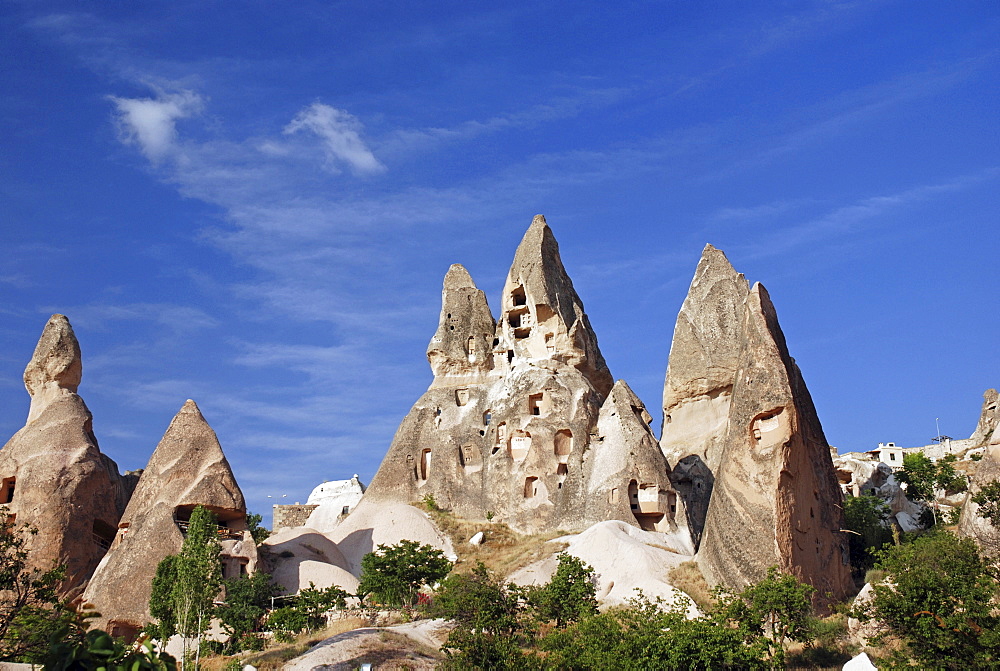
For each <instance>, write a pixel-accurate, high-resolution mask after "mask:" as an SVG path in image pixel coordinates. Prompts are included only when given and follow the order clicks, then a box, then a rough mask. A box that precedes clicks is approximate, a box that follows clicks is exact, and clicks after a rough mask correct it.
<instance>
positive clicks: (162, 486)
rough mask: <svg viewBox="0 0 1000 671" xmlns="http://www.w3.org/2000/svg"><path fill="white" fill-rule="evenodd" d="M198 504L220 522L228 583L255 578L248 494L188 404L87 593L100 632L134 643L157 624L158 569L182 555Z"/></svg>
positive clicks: (152, 463)
mask: <svg viewBox="0 0 1000 671" xmlns="http://www.w3.org/2000/svg"><path fill="white" fill-rule="evenodd" d="M199 505H201V506H204V507H205V508H208V509H209V510H211V511H212V512H213V513H215V516H216V519H217V520H218V524H219V540H220V541H221V543H222V559H223V576H224V577H226V578H231V577H237V576H239V575H240V574H242V573H247V572H252V571H253V570H254V569H255V568H256V562H257V549H256V545H255V544H254V541H253V538H252V537H251V535H250V532H249V531H248V530H247V525H246V504H245V503H244V500H243V493H242V492H241V491H240V488H239V485H237V484H236V478H235V477H234V476H233V472H232V470H231V469H230V467H229V462H228V461H226V457H225V455H224V454H223V453H222V447H221V446H220V445H219V439H218V438H217V437H216V435H215V432H214V431H213V430H212V427H210V426H209V425H208V422H206V421H205V418H204V417H203V416H202V414H201V411H200V410H199V409H198V406H197V405H196V404H195V402H194V401H191V400H189V401H187V402H186V403H185V404H184V406H183V407H182V408H181V409H180V412H178V413H177V415H176V416H175V417H174V419H173V421H171V422H170V426H169V427H168V428H167V431H166V433H164V434H163V438H162V439H161V440H160V443H159V445H157V446H156V450H155V451H154V452H153V456H152V457H150V460H149V464H148V465H147V466H146V469H145V470H144V471H143V473H142V476H141V477H140V478H139V483H138V485H137V486H136V488H135V493H134V494H133V495H132V499H131V501H129V504H128V507H127V508H126V509H125V513H124V514H123V515H122V518H121V522H120V523H119V524H118V530H117V534H116V535H115V538H114V543H113V545H112V546H111V549H110V551H109V552H108V554H107V556H106V557H105V559H104V561H102V562H101V565H100V566H99V567H98V569H97V571H96V572H95V573H94V577H93V579H92V580H91V581H90V584H89V585H88V586H87V589H86V591H85V592H84V602H85V607H88V608H94V609H96V610H97V612H99V613H100V614H101V617H100V618H99V619H98V622H97V625H96V626H99V627H102V628H105V629H107V630H108V631H109V632H111V633H113V634H117V635H122V636H127V637H132V636H134V635H135V634H136V633H137V632H138V630H139V629H140V628H141V627H143V626H144V625H145V624H146V623H147V622H149V621H150V615H149V596H150V592H151V586H152V580H153V576H154V575H155V573H156V567H157V565H158V564H159V563H160V560H162V559H163V558H164V557H166V556H167V555H170V554H177V553H178V552H180V549H181V545H182V543H183V541H184V530H185V529H186V528H187V520H188V519H189V518H190V516H191V512H192V511H193V510H194V508H195V507H196V506H199Z"/></svg>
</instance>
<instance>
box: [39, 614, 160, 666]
mask: <svg viewBox="0 0 1000 671" xmlns="http://www.w3.org/2000/svg"><path fill="white" fill-rule="evenodd" d="M86 618H87V616H85V615H76V616H75V617H73V618H70V619H69V620H67V621H66V622H65V623H63V625H62V626H61V627H60V629H59V630H58V631H57V632H56V633H55V635H54V636H53V640H52V645H51V647H50V648H49V650H48V653H47V655H46V657H45V660H44V661H45V666H44V668H45V671H81V670H85V669H109V670H110V669H115V671H118V670H125V669H127V670H128V671H176V669H177V660H175V659H174V658H173V657H172V656H171V655H168V654H167V653H165V652H157V651H156V650H154V649H153V644H152V642H151V641H149V640H146V641H144V642H143V643H142V644H139V645H128V644H126V643H125V642H124V641H123V640H122V639H120V638H114V637H113V636H111V635H110V634H108V633H106V632H104V631H102V630H100V629H91V630H90V631H87V624H86Z"/></svg>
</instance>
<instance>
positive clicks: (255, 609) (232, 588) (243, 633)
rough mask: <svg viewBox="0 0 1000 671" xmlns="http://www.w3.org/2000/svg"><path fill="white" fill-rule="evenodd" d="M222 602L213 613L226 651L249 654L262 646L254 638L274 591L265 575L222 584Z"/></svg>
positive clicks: (260, 574) (234, 579)
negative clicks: (224, 635)
mask: <svg viewBox="0 0 1000 671" xmlns="http://www.w3.org/2000/svg"><path fill="white" fill-rule="evenodd" d="M223 586H224V588H225V592H226V601H225V603H223V604H222V605H220V606H217V607H216V609H215V615H216V617H218V618H219V620H220V621H221V622H222V626H223V628H224V629H225V630H226V633H227V634H229V643H228V645H227V648H228V649H229V650H230V651H233V652H239V651H240V650H248V649H249V650H253V649H257V648H259V647H261V646H262V644H263V640H262V639H261V638H260V637H259V636H258V635H257V634H258V632H260V631H261V630H262V628H263V624H264V616H265V615H266V614H267V610H268V608H269V607H270V605H271V597H272V596H274V595H275V593H276V590H277V587H276V586H275V585H274V584H272V583H271V576H269V575H268V574H266V573H254V574H253V575H249V576H240V577H239V578H230V579H228V580H225V581H223Z"/></svg>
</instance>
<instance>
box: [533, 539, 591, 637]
mask: <svg viewBox="0 0 1000 671" xmlns="http://www.w3.org/2000/svg"><path fill="white" fill-rule="evenodd" d="M557 557H558V559H559V565H558V566H557V567H556V571H555V573H554V574H553V576H552V579H551V580H549V582H548V584H546V585H544V586H543V587H540V588H536V589H533V590H530V591H529V593H528V600H529V601H530V602H531V604H532V605H533V606H534V607H535V609H536V611H537V613H538V616H539V618H540V619H542V620H555V623H556V627H559V628H562V627H564V626H566V625H567V624H568V623H570V622H577V621H579V620H581V619H583V618H584V617H587V616H588V615H594V614H595V613H597V591H596V590H595V589H594V569H593V568H592V567H590V566H588V565H587V564H586V563H584V561H583V560H582V559H579V558H577V557H574V556H573V555H570V554H566V553H565V552H560V553H559V554H558V555H557Z"/></svg>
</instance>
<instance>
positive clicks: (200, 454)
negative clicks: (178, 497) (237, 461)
mask: <svg viewBox="0 0 1000 671" xmlns="http://www.w3.org/2000/svg"><path fill="white" fill-rule="evenodd" d="M220 458H221V459H223V460H224V459H225V456H224V455H223V453H222V446H221V445H220V444H219V439H218V437H217V436H216V435H215V431H214V430H213V429H212V427H211V426H209V424H208V421H207V420H206V419H205V416H204V415H202V414H201V410H200V409H199V408H198V404H197V403H195V402H194V401H192V400H191V399H188V400H187V401H185V402H184V405H183V406H181V409H180V410H178V411H177V414H176V415H174V418H173V419H172V420H170V426H168V427H167V430H166V432H165V433H164V434H163V438H161V439H160V442H159V444H158V445H157V446H156V449H155V450H153V456H152V457H150V459H149V465H148V466H147V467H146V470H147V471H158V470H162V469H163V468H167V467H169V466H170V465H172V464H174V463H176V462H177V461H179V460H185V461H191V462H193V463H191V465H190V467H191V468H199V467H200V465H201V464H204V463H206V462H208V461H216V460H218V459H220Z"/></svg>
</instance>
